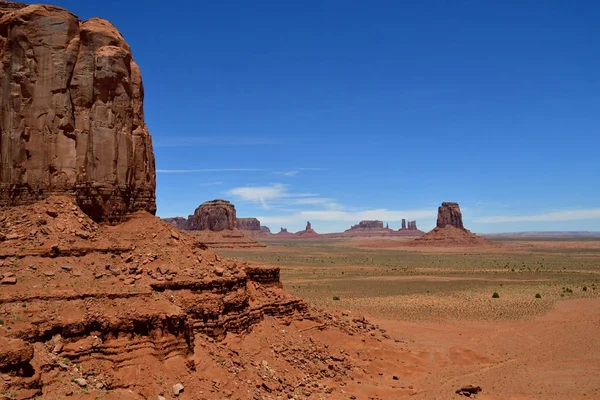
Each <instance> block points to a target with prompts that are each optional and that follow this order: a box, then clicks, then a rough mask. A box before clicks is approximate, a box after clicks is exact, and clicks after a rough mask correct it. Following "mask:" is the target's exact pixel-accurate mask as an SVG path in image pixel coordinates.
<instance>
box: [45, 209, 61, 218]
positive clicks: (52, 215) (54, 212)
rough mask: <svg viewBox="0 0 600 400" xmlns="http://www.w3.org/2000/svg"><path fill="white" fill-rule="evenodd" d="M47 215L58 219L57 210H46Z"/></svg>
mask: <svg viewBox="0 0 600 400" xmlns="http://www.w3.org/2000/svg"><path fill="white" fill-rule="evenodd" d="M46 214H48V215H49V216H51V217H52V218H56V217H58V212H57V211H56V210H46Z"/></svg>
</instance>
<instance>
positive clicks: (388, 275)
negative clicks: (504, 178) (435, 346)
mask: <svg viewBox="0 0 600 400" xmlns="http://www.w3.org/2000/svg"><path fill="white" fill-rule="evenodd" d="M266 243H267V244H268V247H266V248H262V249H237V250H233V249H228V250H225V251H224V253H225V254H226V255H227V256H229V257H233V258H237V259H240V260H245V261H249V262H250V263H253V264H257V265H277V266H280V267H281V279H282V282H283V284H284V286H285V288H286V289H287V290H288V291H290V292H292V293H293V294H295V295H297V296H299V297H302V298H303V299H305V300H307V301H308V302H309V303H311V304H312V305H314V306H317V307H324V308H327V307H343V308H346V309H349V310H355V311H357V312H363V313H365V314H367V315H373V316H378V317H382V318H393V319H402V320H409V321H443V320H452V319H461V320H462V319H468V320H518V319H522V318H531V317H534V316H539V315H542V314H544V313H547V312H548V311H550V310H551V309H552V308H553V307H554V306H555V305H556V303H557V302H559V301H564V300H568V299H578V298H597V297H598V294H599V291H597V290H595V288H596V287H597V286H598V284H599V282H600V270H599V269H598V265H600V240H585V241H575V240H566V239H558V240H549V239H543V240H542V239H536V240H532V241H527V240H523V239H516V240H514V241H510V240H509V239H507V238H502V240H501V241H500V243H501V245H500V246H497V247H489V248H486V247H482V248H461V249H455V248H447V249H444V248H442V249H437V248H425V249H423V248H417V249H415V248H411V247H408V246H405V245H404V244H405V243H406V240H396V241H395V243H390V241H389V240H380V241H378V240H375V239H370V240H300V241H290V240H269V241H266ZM382 244H385V247H383V248H382V247H380V246H382ZM495 292H496V293H497V294H498V295H499V297H500V299H492V294H493V293H495ZM334 297H337V298H339V299H340V300H334ZM494 297H495V296H494ZM493 300H500V301H493Z"/></svg>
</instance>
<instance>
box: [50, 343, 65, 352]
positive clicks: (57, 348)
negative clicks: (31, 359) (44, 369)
mask: <svg viewBox="0 0 600 400" xmlns="http://www.w3.org/2000/svg"><path fill="white" fill-rule="evenodd" d="M62 349H63V344H62V343H60V342H59V343H56V345H55V346H54V349H52V352H53V353H54V354H58V353H60V352H61V350H62Z"/></svg>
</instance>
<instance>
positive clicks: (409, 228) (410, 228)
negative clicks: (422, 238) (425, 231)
mask: <svg viewBox="0 0 600 400" xmlns="http://www.w3.org/2000/svg"><path fill="white" fill-rule="evenodd" d="M399 231H400V232H404V231H419V228H417V221H408V225H407V221H406V220H405V219H403V220H402V227H401V228H400V229H399ZM419 232H420V231H419Z"/></svg>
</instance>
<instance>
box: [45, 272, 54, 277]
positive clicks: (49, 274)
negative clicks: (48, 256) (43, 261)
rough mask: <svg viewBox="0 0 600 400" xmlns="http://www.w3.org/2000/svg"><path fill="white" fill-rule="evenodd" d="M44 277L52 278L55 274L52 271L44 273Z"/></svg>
mask: <svg viewBox="0 0 600 400" xmlns="http://www.w3.org/2000/svg"><path fill="white" fill-rule="evenodd" d="M44 275H46V276H47V277H51V276H54V275H55V274H54V272H52V271H46V272H44Z"/></svg>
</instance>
